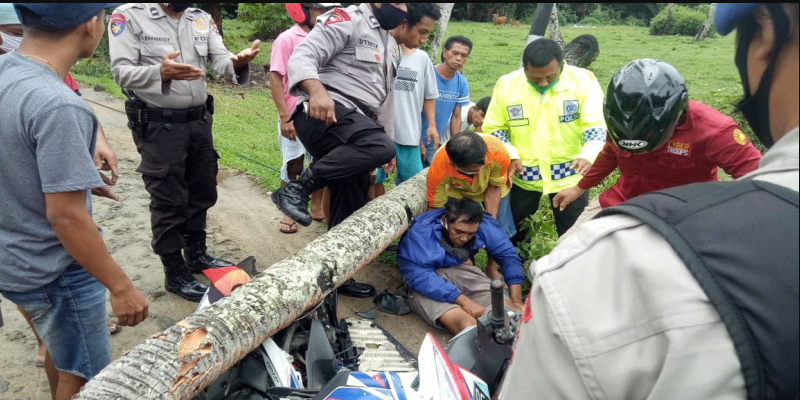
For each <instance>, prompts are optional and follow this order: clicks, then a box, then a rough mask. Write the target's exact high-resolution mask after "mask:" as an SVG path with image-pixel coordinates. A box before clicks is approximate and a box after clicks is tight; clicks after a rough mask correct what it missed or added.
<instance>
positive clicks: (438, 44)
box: [429, 3, 455, 64]
mask: <svg viewBox="0 0 800 400" xmlns="http://www.w3.org/2000/svg"><path fill="white" fill-rule="evenodd" d="M454 4H455V3H439V11H441V12H442V17H441V18H439V21H437V22H436V26H437V27H438V31H437V32H436V37H435V38H434V39H433V45H432V46H431V54H429V55H430V56H431V60H433V63H434V64H438V63H439V53H440V50H441V48H442V42H443V41H444V35H445V34H446V33H447V23H448V22H450V15H451V14H452V13H453V5H454Z"/></svg>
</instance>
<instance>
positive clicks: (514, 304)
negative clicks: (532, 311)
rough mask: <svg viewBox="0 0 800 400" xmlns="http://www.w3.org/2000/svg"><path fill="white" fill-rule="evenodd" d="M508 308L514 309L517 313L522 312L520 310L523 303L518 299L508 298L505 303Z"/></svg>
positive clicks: (522, 307)
mask: <svg viewBox="0 0 800 400" xmlns="http://www.w3.org/2000/svg"><path fill="white" fill-rule="evenodd" d="M506 305H507V306H508V307H509V308H511V309H512V310H514V311H516V312H517V313H520V314H522V310H523V309H524V308H525V304H524V303H522V302H520V301H514V300H509V301H508V303H507V304H506Z"/></svg>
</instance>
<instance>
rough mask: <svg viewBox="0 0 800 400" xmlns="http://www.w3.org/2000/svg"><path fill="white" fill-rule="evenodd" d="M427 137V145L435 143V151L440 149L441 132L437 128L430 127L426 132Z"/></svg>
mask: <svg viewBox="0 0 800 400" xmlns="http://www.w3.org/2000/svg"><path fill="white" fill-rule="evenodd" d="M425 135H426V137H427V142H426V143H433V149H434V150H436V149H438V148H439V132H438V131H437V130H436V127H435V126H428V129H427V130H426V131H425Z"/></svg>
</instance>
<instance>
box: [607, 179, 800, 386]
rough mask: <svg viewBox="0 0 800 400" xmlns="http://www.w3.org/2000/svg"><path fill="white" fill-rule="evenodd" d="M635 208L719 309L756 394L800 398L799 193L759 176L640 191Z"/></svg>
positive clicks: (627, 207) (626, 209) (617, 210)
mask: <svg viewBox="0 0 800 400" xmlns="http://www.w3.org/2000/svg"><path fill="white" fill-rule="evenodd" d="M610 214H624V215H629V216H632V217H634V218H637V219H639V220H641V221H643V222H644V223H645V224H647V225H648V226H650V227H651V228H653V229H654V230H655V231H657V232H659V233H660V234H661V236H663V237H664V239H665V240H666V241H667V242H669V243H670V244H671V246H672V248H673V249H674V250H675V252H676V253H677V254H678V255H679V256H680V257H681V259H682V260H683V261H684V263H685V264H686V266H687V268H689V270H690V271H691V273H692V275H693V276H694V277H695V279H697V281H698V283H699V284H700V286H701V287H702V288H703V290H704V291H705V293H706V294H707V295H708V298H709V300H710V301H711V303H712V304H714V306H715V308H716V309H717V311H718V312H719V315H720V317H721V319H722V321H723V322H724V323H725V326H726V328H727V330H728V333H729V334H730V337H731V339H732V340H733V343H734V346H735V349H736V353H737V356H738V358H739V361H740V363H741V365H742V372H743V374H744V380H745V388H746V390H747V398H748V399H797V398H798V374H800V371H798V354H800V348H799V345H798V324H799V320H800V309H798V303H799V301H798V295H799V293H798V284H799V283H798V282H799V281H800V277H799V276H798V271H799V270H800V260H799V257H798V254H800V253H798V243H800V240H799V239H798V193H797V192H794V191H792V190H790V189H787V188H785V187H782V186H778V185H775V184H772V183H767V182H764V181H756V180H746V181H737V182H705V183H695V184H691V185H686V186H680V187H675V188H671V189H666V190H662V191H658V192H653V193H648V194H645V195H642V196H639V197H635V198H633V199H630V200H628V201H626V202H625V203H623V204H620V205H618V206H616V207H610V208H608V209H606V210H603V211H602V212H601V213H600V214H598V217H599V216H603V215H610Z"/></svg>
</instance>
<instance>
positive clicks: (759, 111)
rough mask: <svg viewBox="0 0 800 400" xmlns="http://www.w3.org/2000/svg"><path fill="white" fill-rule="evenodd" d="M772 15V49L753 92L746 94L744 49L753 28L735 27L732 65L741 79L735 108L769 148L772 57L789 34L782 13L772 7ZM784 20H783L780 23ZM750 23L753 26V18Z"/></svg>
mask: <svg viewBox="0 0 800 400" xmlns="http://www.w3.org/2000/svg"><path fill="white" fill-rule="evenodd" d="M772 17H773V19H774V20H775V23H774V27H775V37H776V40H775V47H774V49H775V51H773V52H772V59H770V61H769V65H767V69H766V70H764V75H762V76H761V82H759V83H758V88H757V89H756V92H755V94H753V95H750V86H749V84H748V80H747V49H748V48H749V47H750V42H751V41H752V39H753V35H755V29H747V30H744V31H742V30H741V29H739V32H740V36H739V44H738V45H737V46H736V56H735V62H736V68H737V69H738V70H739V77H740V78H741V79H742V87H744V96H743V97H742V100H741V101H740V102H739V103H738V104H736V108H737V109H739V111H741V112H742V115H743V116H744V118H745V119H746V120H747V123H749V124H750V128H752V129H753V133H755V134H756V136H757V137H758V139H759V140H761V143H763V144H764V146H765V147H767V148H769V147H772V145H773V144H774V143H775V142H774V141H773V140H772V134H771V133H770V127H769V90H770V87H771V86H772V77H773V71H774V70H775V61H776V59H777V57H778V54H779V53H780V49H781V48H782V47H783V44H784V43H785V42H786V39H787V38H788V36H789V33H788V28H787V26H788V20H786V18H787V17H786V14H783V13H782V12H776V10H775V9H773V10H772ZM782 22H785V23H782ZM751 23H752V25H750V26H756V22H755V20H753V21H752V22H751Z"/></svg>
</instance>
